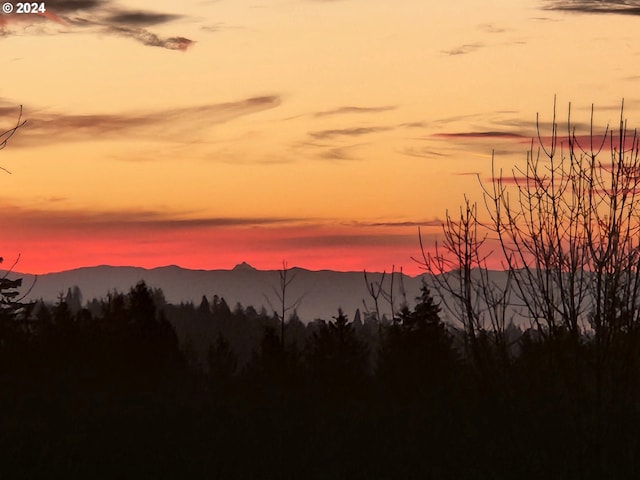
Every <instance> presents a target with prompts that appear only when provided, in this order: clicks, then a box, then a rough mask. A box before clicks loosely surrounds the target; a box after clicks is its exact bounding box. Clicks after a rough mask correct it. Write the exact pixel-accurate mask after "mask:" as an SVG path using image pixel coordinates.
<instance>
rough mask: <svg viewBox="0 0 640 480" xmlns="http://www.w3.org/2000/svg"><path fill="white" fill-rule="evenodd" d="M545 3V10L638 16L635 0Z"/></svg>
mask: <svg viewBox="0 0 640 480" xmlns="http://www.w3.org/2000/svg"><path fill="white" fill-rule="evenodd" d="M545 3H547V6H545V7H544V8H545V9H546V10H561V11H565V12H577V13H609V14H611V13H613V14H618V15H640V2H638V1H637V0H551V1H547V2H545Z"/></svg>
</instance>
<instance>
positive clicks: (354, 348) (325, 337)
mask: <svg viewBox="0 0 640 480" xmlns="http://www.w3.org/2000/svg"><path fill="white" fill-rule="evenodd" d="M333 319H334V321H333V322H328V323H327V322H322V323H321V324H320V326H319V328H318V330H317V331H316V332H314V333H313V335H312V336H311V338H310V340H309V342H308V345H307V348H306V350H307V356H308V358H307V361H308V364H309V368H310V371H311V378H312V379H313V381H314V382H316V383H317V385H318V386H320V389H321V390H324V391H325V393H336V394H342V395H344V393H345V392H347V391H350V390H351V391H354V390H357V387H358V385H361V384H362V383H363V381H364V380H365V378H366V376H367V350H366V347H365V345H364V344H363V343H362V341H361V340H360V339H359V338H358V337H357V336H356V334H355V330H354V328H353V324H352V323H351V322H349V320H348V318H347V316H346V315H345V314H344V312H343V311H342V309H338V315H337V316H336V317H333Z"/></svg>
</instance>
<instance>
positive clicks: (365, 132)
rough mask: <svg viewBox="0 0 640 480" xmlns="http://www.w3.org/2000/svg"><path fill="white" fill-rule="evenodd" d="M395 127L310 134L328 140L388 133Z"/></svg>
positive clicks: (332, 130) (325, 131) (331, 130)
mask: <svg viewBox="0 0 640 480" xmlns="http://www.w3.org/2000/svg"><path fill="white" fill-rule="evenodd" d="M393 128H394V127H383V126H377V127H353V128H340V129H330V130H320V131H317V132H309V135H310V136H312V137H313V138H317V139H326V138H334V137H359V136H362V135H368V134H371V133H378V132H386V131H389V130H393Z"/></svg>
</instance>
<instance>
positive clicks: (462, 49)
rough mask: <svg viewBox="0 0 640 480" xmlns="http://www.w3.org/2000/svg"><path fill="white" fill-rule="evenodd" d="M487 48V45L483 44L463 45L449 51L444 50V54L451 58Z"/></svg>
mask: <svg viewBox="0 0 640 480" xmlns="http://www.w3.org/2000/svg"><path fill="white" fill-rule="evenodd" d="M485 46H486V45H485V44H484V43H481V42H473V43H465V44H463V45H459V46H457V47H454V48H451V49H449V50H442V53H444V54H445V55H451V56H455V55H465V54H467V53H471V52H474V51H476V50H478V49H480V48H482V47H485Z"/></svg>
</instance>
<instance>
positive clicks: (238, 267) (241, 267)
mask: <svg viewBox="0 0 640 480" xmlns="http://www.w3.org/2000/svg"><path fill="white" fill-rule="evenodd" d="M255 270H256V269H255V268H253V267H252V266H251V265H249V264H248V263H247V262H242V263H239V264H238V265H236V266H235V267H233V271H234V272H238V271H244V272H255Z"/></svg>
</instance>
